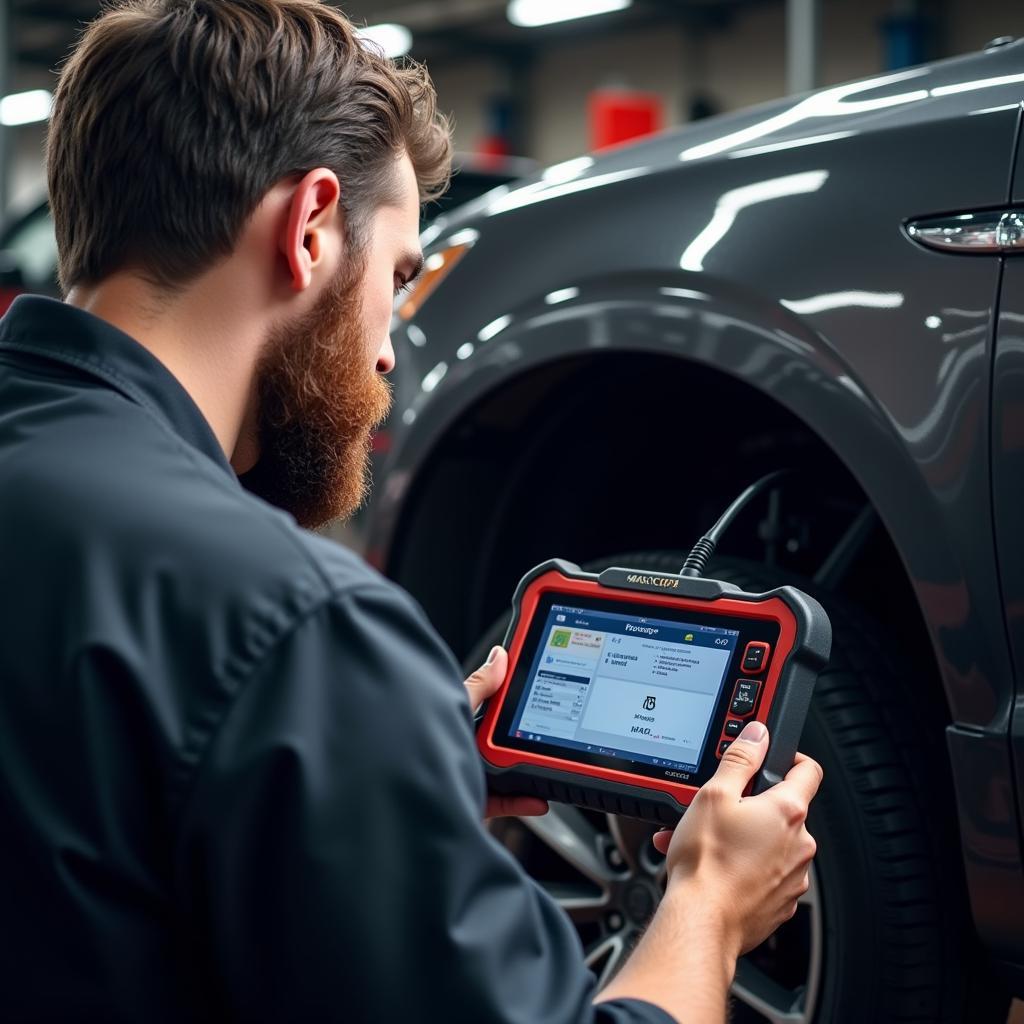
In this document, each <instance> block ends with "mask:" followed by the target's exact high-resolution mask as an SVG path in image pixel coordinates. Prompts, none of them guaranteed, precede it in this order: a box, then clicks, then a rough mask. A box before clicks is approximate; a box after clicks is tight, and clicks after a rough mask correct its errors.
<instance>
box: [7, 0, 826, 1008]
mask: <svg viewBox="0 0 1024 1024" xmlns="http://www.w3.org/2000/svg"><path fill="white" fill-rule="evenodd" d="M449 147H450V144H449V138H448V130H447V125H446V123H445V121H444V119H443V118H441V117H439V116H438V115H437V113H436V110H435V101H434V94H433V90H432V88H431V86H430V83H429V80H428V79H427V77H426V74H425V72H424V71H423V69H421V68H419V67H416V66H414V65H412V66H408V67H404V68H398V67H395V66H394V65H393V64H392V63H390V62H389V61H386V60H384V59H383V58H382V57H381V56H380V55H379V54H377V53H375V52H373V51H372V50H370V49H367V48H364V47H363V46H361V45H360V44H359V43H358V41H357V40H356V39H355V37H354V35H353V32H352V29H351V26H350V25H349V23H348V22H347V21H346V20H345V19H344V18H343V17H342V16H341V15H340V14H339V13H338V12H337V11H335V10H333V9H332V8H330V7H327V6H323V5H321V4H320V3H318V2H317V0H127V2H123V3H121V4H119V5H118V6H115V7H113V8H111V9H110V10H109V11H108V12H107V13H105V14H104V15H103V16H102V17H100V18H99V19H98V20H97V21H96V22H94V23H93V24H92V25H91V26H90V27H89V29H88V30H87V31H86V32H85V34H84V35H83V38H82V40H81V41H80V43H79V45H78V47H77V48H76V50H75V52H74V54H73V55H72V57H71V58H70V59H69V61H68V62H67V64H66V66H65V67H64V69H63V71H62V73H61V78H60V83H59V87H58V90H57V96H56V100H55V105H54V110H53V116H52V120H51V125H50V134H49V140H48V152H47V161H48V172H49V184H50V197H51V205H52V209H53V214H54V221H55V225H56V230H57V239H58V246H59V253H60V276H61V282H62V285H63V287H64V289H65V291H66V294H67V300H66V302H64V303H59V302H54V301H50V300H46V299H41V298H23V299H19V300H18V301H17V302H16V303H15V305H14V306H13V308H12V309H11V311H10V312H9V314H8V315H7V317H5V318H4V320H3V321H2V324H0V495H2V498H0V565H2V567H3V583H4V589H3V596H2V598H0V600H2V602H3V605H2V612H3V616H2V621H3V629H4V640H3V643H2V645H0V765H2V770H0V835H2V836H3V843H2V844H0V876H2V877H3V879H4V898H3V912H2V914H0V989H2V991H0V1005H2V1006H3V1016H4V1018H5V1019H6V1020H20V1019H32V1020H61V1021H73V1020H104V1021H117V1020H133V1021H134V1020H143V1019H144V1020H148V1021H163V1020H167V1021H172V1020H173V1021H179V1020H205V1019H218V1020H222V1019H238V1020H246V1021H258V1020H293V1019H315V1020H322V1019H343V1020H353V1021H354V1020H367V1021H369V1020H374V1021H398V1020H424V1021H427V1020H429V1021H435V1020H437V1021H452V1022H458V1021H465V1022H473V1024H480V1022H484V1021H509V1022H523V1024H527V1022H530V1024H546V1022H551V1024H556V1022H557V1024H568V1022H578V1021H603V1022H613V1021H615V1022H625V1021H633V1022H641V1021H647V1022H661V1024H664V1022H665V1021H668V1020H670V1019H671V1016H670V1015H672V1016H675V1017H678V1018H680V1019H682V1018H683V1017H684V1016H685V1018H686V1019H687V1020H692V1021H699V1022H706V1021H714V1020H721V1019H722V1018H723V1016H724V1013H725V999H726V992H727V987H728V984H729V981H730V979H731V977H732V972H733V970H734V967H735V959H736V956H737V955H738V954H739V953H740V952H741V951H742V950H745V949H748V948H750V947H751V946H753V945H754V944H756V943H757V942H759V941H760V940H762V939H763V938H764V937H765V936H766V935H767V934H768V933H769V932H771V931H772V930H773V928H774V927H776V926H777V925H778V924H779V923H780V922H781V921H782V920H784V919H785V918H786V917H787V916H788V915H790V914H791V913H792V912H793V910H794V909H795V901H796V899H797V897H798V896H799V895H800V894H801V893H802V892H803V891H804V890H805V888H806V886H807V868H808V864H809V861H810V858H811V856H812V855H813V850H814V846H813V841H812V840H811V839H810V837H809V836H808V835H807V832H806V829H805V828H804V820H805V816H806V812H807V805H808V802H809V800H810V799H811V797H812V796H813V794H814V791H815V789H816V788H817V785H818V781H819V778H820V772H819V769H818V768H817V766H815V765H814V764H813V763H812V762H810V761H807V760H802V761H801V762H800V763H798V764H797V765H796V766H795V767H794V769H793V772H792V774H791V777H790V778H788V779H787V780H786V781H784V782H783V783H782V784H781V785H780V786H778V787H776V789H775V790H773V791H772V792H771V793H768V794H765V795H763V796H758V797H754V798H751V799H741V798H740V794H741V793H742V790H743V788H744V785H745V784H746V783H747V781H749V779H750V778H751V777H752V775H753V773H754V771H755V770H756V768H757V767H758V766H759V764H760V761H761V759H762V758H763V756H764V751H765V747H766V743H767V740H766V736H765V735H764V730H763V727H762V728H761V729H760V732H756V731H755V732H752V733H748V734H747V735H746V736H745V737H741V741H739V742H737V743H735V744H734V745H733V746H732V747H731V748H730V750H729V752H728V753H727V755H726V757H725V758H724V759H723V765H722V769H721V771H720V772H719V773H718V775H716V777H715V779H714V780H713V781H712V782H711V783H709V785H708V787H707V788H706V789H705V790H704V791H703V792H702V793H701V795H700V796H699V797H698V800H697V801H696V802H695V804H694V806H693V808H692V809H691V811H690V812H689V813H688V814H687V817H686V820H685V822H684V824H683V825H682V826H681V827H680V828H679V829H677V830H676V832H675V834H674V835H673V836H671V838H670V837H669V835H668V834H665V835H663V836H660V837H659V839H658V844H659V846H660V848H661V849H662V850H663V852H664V851H667V864H668V870H667V878H668V881H667V886H666V895H665V898H664V900H663V902H662V904H661V908H660V909H659V911H658V912H657V914H656V916H655V918H654V920H653V922H652V924H651V927H650V929H649V931H648V934H647V936H646V937H645V939H644V941H643V942H642V943H641V944H640V946H639V947H638V949H637V951H636V952H635V954H634V956H633V957H632V959H631V960H630V962H629V963H628V964H627V966H626V968H625V969H624V970H623V971H622V972H621V974H620V975H619V976H618V978H616V979H615V980H614V981H613V982H612V983H611V985H610V986H609V987H608V988H607V989H605V990H604V992H602V993H595V991H594V979H593V976H592V975H591V974H590V973H589V972H588V971H587V970H586V969H585V967H584V964H583V961H582V956H581V953H580V949H579V946H578V942H577V940H576V937H575V935H574V933H573V931H572V928H571V926H570V924H569V922H568V921H567V920H566V919H565V918H564V917H563V915H562V914H561V912H560V910H559V909H558V907H557V905H556V904H555V903H554V902H553V901H552V900H551V899H549V898H548V897H547V896H546V895H545V894H544V893H543V892H542V891H541V890H540V889H539V888H538V887H537V886H535V885H534V884H532V883H531V882H530V880H529V879H528V878H526V876H525V875H524V874H523V873H522V871H521V869H520V868H519V866H518V865H517V864H516V862H515V861H514V860H513V859H512V858H511V857H510V856H509V855H508V854H507V853H506V852H505V851H504V850H502V849H501V848H500V847H499V846H498V845H497V844H496V843H495V842H494V841H493V839H492V838H491V836H490V835H489V833H488V832H487V830H486V829H485V827H484V825H483V823H482V820H481V819H482V817H483V815H484V813H485V812H486V810H488V809H489V810H490V811H491V812H494V811H496V810H504V811H506V812H509V811H513V812H516V813H539V812H542V811H543V810H544V808H543V805H539V802H537V801H530V800H520V801H515V800H513V801H511V802H508V803H506V804H505V805H504V806H502V807H498V806H495V805H493V804H492V805H489V808H488V805H487V804H486V801H485V795H484V784H483V777H482V772H481V768H480V765H479V763H478V760H477V758H476V754H475V749H474V745H473V740H472V723H471V713H470V706H471V702H472V703H477V702H478V701H479V700H480V699H482V698H483V697H486V696H487V695H489V694H490V693H492V692H493V691H494V689H495V688H496V687H497V686H498V684H499V683H500V681H501V679H502V676H503V674H504V669H505V664H506V661H505V653H504V652H503V651H501V650H500V649H495V651H494V652H493V653H492V657H491V659H490V660H489V662H488V664H487V665H485V666H484V667H483V668H481V669H480V671H479V672H477V673H475V674H474V676H473V677H472V678H471V679H470V680H469V681H468V684H467V685H468V688H469V691H470V700H467V695H466V688H465V687H464V686H463V685H462V681H461V680H460V678H459V674H458V668H457V666H456V664H455V662H454V660H453V658H452V656H451V654H450V653H449V652H448V651H447V650H446V649H445V648H444V646H443V645H442V643H441V642H440V640H439V639H438V638H437V637H436V635H435V634H434V633H433V631H432V630H431V628H430V626H429V624H428V623H427V622H426V620H425V618H424V616H423V614H422V613H421V612H420V610H419V609H418V608H417V607H416V606H415V605H414V604H413V603H412V602H411V601H410V599H409V598H408V597H407V596H406V595H404V594H403V593H402V592H401V591H399V590H398V589H397V588H396V587H394V586H393V585H391V584H390V583H388V582H387V581H385V580H383V579H382V578H380V577H379V576H377V575H376V574H375V573H373V572H372V570H370V569H369V568H368V567H367V566H365V565H364V564H363V563H362V562H361V561H359V560H358V559H357V558H356V557H355V556H353V555H351V554H349V553H346V552H345V551H343V550H342V549H341V548H339V547H337V546H336V545H333V544H331V543H329V542H327V541H325V540H322V539H321V538H319V537H317V536H315V535H314V534H312V533H310V532H308V531H307V530H304V529H301V528H300V527H313V526H317V525H319V524H321V523H323V522H325V521H327V520H328V519H330V518H332V517H335V516H339V515H343V514H345V513H346V512H349V511H351V510H352V508H354V507H355V506H356V505H357V504H358V502H359V500H360V498H361V495H362V491H363V488H364V478H365V467H366V451H367V445H368V437H369V432H370V430H371V429H372V428H373V427H374V425H375V424H377V423H378V422H379V421H380V420H381V419H382V417H383V416H384V415H385V413H386V411H387V406H388V390H387V385H386V384H385V382H384V380H383V375H384V374H386V373H387V372H388V371H389V370H390V369H391V368H392V366H393V364H394V354H393V352H392V351H391V347H390V343H389V341H388V324H389V320H390V314H391V307H392V301H393V292H394V290H395V289H396V288H401V287H402V286H403V285H405V284H407V283H408V282H409V281H410V280H411V279H412V278H413V277H414V276H415V274H416V273H417V271H418V269H419V266H420V264H421V262H422V257H421V255H420V252H419V247H418V240H417V223H418V211H419V206H420V202H421V200H423V199H426V198H429V197H430V196H431V195H434V194H436V193H437V192H438V191H439V190H440V189H442V188H443V187H444V184H445V182H446V180H447V175H448V167H449ZM239 475H241V476H242V478H243V479H244V480H245V482H246V484H247V489H246V488H243V487H242V486H241V485H240V483H239ZM274 506H276V508H275V507H274ZM297 524H298V525H297Z"/></svg>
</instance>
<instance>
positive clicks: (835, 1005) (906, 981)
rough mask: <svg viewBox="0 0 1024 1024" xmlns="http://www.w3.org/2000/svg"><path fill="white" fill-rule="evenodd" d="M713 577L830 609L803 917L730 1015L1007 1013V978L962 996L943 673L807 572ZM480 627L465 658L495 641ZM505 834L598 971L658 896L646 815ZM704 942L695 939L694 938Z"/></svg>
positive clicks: (965, 953)
mask: <svg viewBox="0 0 1024 1024" xmlns="http://www.w3.org/2000/svg"><path fill="white" fill-rule="evenodd" d="M683 557H684V555H682V554H680V553H677V552H654V553H651V552H645V553H643V554H632V555H625V556H619V557H617V558H615V559H608V560H604V561H602V562H601V564H600V565H595V566H590V567H589V568H591V569H593V570H598V569H601V568H605V567H607V566H608V565H628V566H630V567H631V568H637V569H648V570H652V571H659V572H676V571H678V568H679V566H680V565H681V564H682V561H683ZM707 575H708V576H710V577H714V578H716V579H722V580H728V581H730V582H733V583H736V584H737V585H738V586H740V587H742V588H743V589H745V590H750V591H755V592H757V591H765V590H770V589H772V588H773V587H775V586H779V585H780V584H782V583H784V582H785V583H791V584H793V585H795V586H798V587H801V589H804V590H807V591H809V592H811V593H814V594H815V596H816V597H817V598H818V599H819V600H820V601H821V602H822V604H823V605H824V606H825V608H826V609H827V611H828V612H829V616H830V618H831V620H832V628H833V647H832V658H831V661H830V663H829V665H828V667H827V668H826V669H825V671H823V672H822V674H821V676H820V678H819V681H818V685H817V688H816V690H815V696H814V701H813V703H812V707H811V711H810V714H809V716H808V720H807V725H806V728H805V730H804V737H803V742H802V744H801V749H803V750H805V751H806V752H807V753H808V754H810V755H811V756H812V757H814V758H815V759H816V760H818V761H819V763H820V764H821V765H822V767H823V768H824V771H825V781H824V783H823V785H822V788H821V791H820V793H819V795H818V797H817V799H816V800H815V801H814V804H813V805H812V808H811V813H810V818H809V823H808V827H809V828H810V831H811V833H812V834H813V835H814V837H815V838H816V840H817V842H818V855H817V857H816V859H815V864H814V869H813V873H812V884H811V888H810V890H809V891H808V893H807V895H806V896H805V897H804V899H803V900H802V901H801V904H800V906H799V908H798V912H797V914H796V916H795V917H794V918H793V919H792V920H791V921H789V922H787V923H786V924H785V925H784V926H783V927H782V928H780V929H779V930H778V931H777V932H776V933H775V934H774V935H772V936H771V937H770V938H769V939H768V940H767V941H766V942H764V943H763V944H762V945H761V946H759V947H758V948H757V949H755V950H753V951H752V952H751V953H750V954H749V955H748V956H746V957H744V958H743V959H742V960H741V961H740V963H739V965H738V968H737V972H736V980H735V983H734V985H733V990H732V997H733V998H732V1002H733V1007H732V1015H731V1017H730V1020H732V1021H734V1022H737V1024H739V1022H744V1024H745V1022H755V1021H757V1022H761V1021H771V1022H773V1024H782V1022H786V1024H798V1022H799V1024H810V1022H812V1021H813V1022H819V1024H825V1022H827V1024H863V1022H865V1021H877V1022H897V1021H936V1022H937V1021H942V1022H954V1021H967V1020H969V1021H971V1022H972V1024H975V1022H976V1024H983V1022H988V1021H992V1022H996V1021H999V1022H1002V1021H1005V1019H1006V1012H1007V1001H1006V999H1005V998H1003V997H1002V995H1001V993H1000V992H999V990H998V988H997V987H991V988H989V989H986V990H984V991H982V992H981V994H980V996H979V995H978V993H977V991H975V993H974V994H973V995H972V996H971V997H970V1005H969V1007H968V1006H967V1000H968V986H969V984H970V981H971V979H970V975H971V969H970V965H972V964H974V963H975V962H976V961H977V950H976V941H975V939H974V936H973V932H972V930H971V927H970V923H969V920H968V917H967V914H966V900H965V897H964V885H963V880H962V875H961V869H960V861H959V847H958V843H957V838H956V828H955V821H954V820H953V816H952V812H951V809H950V806H949V795H948V794H949V793H950V791H951V786H950V784H949V780H948V769H947V767H946V761H945V754H944V746H943V738H944V737H943V735H942V727H941V723H938V724H937V723H935V722H931V721H929V720H928V718H927V716H926V715H923V714H922V702H921V701H920V698H918V699H917V700H915V699H914V692H915V689H917V688H919V687H921V686H926V685H934V681H933V680H931V679H923V678H920V673H918V674H917V678H915V673H914V672H913V671H912V670H911V669H909V668H905V667H900V666H899V664H898V658H897V657H895V656H894V648H893V646H892V644H891V643H889V642H888V641H887V640H886V638H885V631H884V630H883V629H882V628H881V627H880V626H878V625H877V624H874V623H871V622H869V621H867V620H866V619H865V618H864V616H863V615H862V614H861V613H860V611H859V610H858V609H854V608H851V607H849V606H848V605H845V604H844V603H843V602H842V601H841V600H839V599H837V598H835V597H834V596H833V595H830V594H828V593H821V592H820V591H817V592H816V591H815V588H814V586H813V584H811V583H809V582H808V581H802V580H800V579H796V578H793V576H792V575H786V574H783V573H781V572H779V571H778V570H776V569H772V568H769V567H766V566H762V565H758V564H754V563H747V562H740V561H738V560H726V559H719V560H717V561H715V562H713V563H712V565H711V567H710V568H709V570H708V572H707ZM504 629H505V622H502V623H496V624H495V626H494V628H493V629H492V630H490V631H488V635H487V636H486V637H484V638H483V640H482V642H481V644H480V646H479V648H478V650H477V651H475V652H474V654H473V656H472V657H471V659H470V661H471V662H472V663H473V664H474V665H475V664H476V662H477V661H478V660H480V659H481V658H482V657H483V653H482V652H484V651H486V650H487V649H489V647H490V646H491V645H493V644H494V643H498V642H500V641H501V638H502V636H503V635H504ZM492 828H493V830H494V832H495V834H496V835H497V836H498V837H499V838H500V839H501V841H502V842H503V843H504V844H505V845H506V846H507V847H508V848H509V849H510V850H511V851H512V852H513V853H514V854H515V855H516V856H517V857H518V858H519V859H520V861H521V862H522V863H523V865H524V866H525V867H526V869H527V871H529V872H530V874H531V875H533V877H535V878H536V879H537V880H538V881H539V882H541V884H542V885H544V886H545V887H546V888H547V889H548V890H549V891H550V892H551V893H552V895H553V896H554V897H555V899H556V900H558V902H559V903H560V904H561V905H562V906H563V907H564V908H565V910H566V912H567V913H568V914H569V916H570V918H571V919H572V920H573V922H574V923H575V925H576V927H577V930H578V932H579V935H580V939H581V941H582V943H583V948H584V952H585V955H586V958H587V962H588V964H589V965H590V966H591V969H592V970H594V972H595V973H596V974H597V976H598V979H599V982H600V983H602V984H603V983H604V982H605V981H607V980H608V979H609V978H610V977H611V976H612V975H613V974H614V972H615V971H616V969H617V968H618V967H619V966H620V965H621V964H622V963H623V962H624V960H625V957H626V956H627V954H628V951H629V949H630V948H631V946H632V944H633V943H634V942H635V941H636V939H637V938H638V936H639V935H640V933H641V931H642V929H643V926H644V924H645V923H646V921H647V920H648V919H649V917H650V914H651V913H652V912H653V910H654V907H655V905H656V902H657V900H658V898H659V896H660V892H661V887H662V884H663V878H664V865H663V863H662V862H661V859H660V857H659V856H658V854H657V853H656V852H655V851H654V848H653V846H652V844H651V842H650V837H651V834H652V833H653V831H654V826H650V825H647V824H645V823H643V822H639V821H635V820H633V819H628V818H621V817H615V816H613V815H604V814H598V813H596V812H592V811H584V810H579V809H577V808H574V807H568V806H564V805H553V806H552V808H551V811H550V812H549V813H548V815H546V816H545V817H542V818H532V819H527V818H524V819H505V820H499V821H496V822H494V823H492ZM694 941H699V936H695V937H694Z"/></svg>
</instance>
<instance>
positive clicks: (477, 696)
mask: <svg viewBox="0 0 1024 1024" xmlns="http://www.w3.org/2000/svg"><path fill="white" fill-rule="evenodd" d="M507 668H508V655H507V654H506V653H505V648H504V647H493V648H491V653H490V654H489V655H488V656H487V661H485V662H484V664H483V665H481V666H480V667H479V668H478V669H477V670H476V671H475V672H474V673H473V674H472V675H471V676H470V677H469V678H468V679H467V680H466V689H467V690H468V691H469V703H470V706H471V707H472V708H473V711H474V712H475V711H476V710H477V708H479V707H480V705H481V704H483V702H484V701H485V700H487V698H488V697H491V696H493V695H494V694H495V693H497V691H498V689H499V687H500V686H501V684H502V681H503V680H504V678H505V670H506V669H507Z"/></svg>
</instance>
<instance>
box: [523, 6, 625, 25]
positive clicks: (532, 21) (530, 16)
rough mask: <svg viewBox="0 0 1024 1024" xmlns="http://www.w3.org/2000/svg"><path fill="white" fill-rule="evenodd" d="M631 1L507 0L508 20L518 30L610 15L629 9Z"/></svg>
mask: <svg viewBox="0 0 1024 1024" xmlns="http://www.w3.org/2000/svg"><path fill="white" fill-rule="evenodd" d="M632 4H633V0H509V5H508V20H509V21H511V22H512V24H513V25H518V26H520V28H537V27H538V26H539V25H553V24H555V22H558V21H573V20H575V19H576V18H590V17H592V16H593V15H595V14H611V13H612V12H613V11H624V10H625V9H626V8H627V7H631V6H632Z"/></svg>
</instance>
